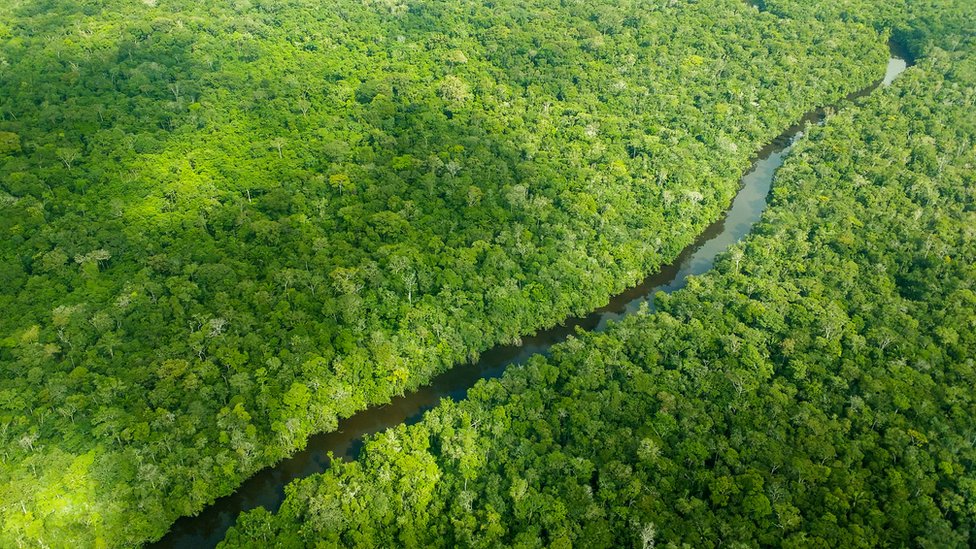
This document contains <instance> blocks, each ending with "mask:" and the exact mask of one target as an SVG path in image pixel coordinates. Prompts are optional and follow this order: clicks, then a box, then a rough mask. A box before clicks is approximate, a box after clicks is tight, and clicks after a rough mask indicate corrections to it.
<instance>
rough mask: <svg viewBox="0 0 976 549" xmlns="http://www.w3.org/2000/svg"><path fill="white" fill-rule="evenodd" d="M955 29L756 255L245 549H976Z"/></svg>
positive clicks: (810, 173) (782, 187)
mask: <svg viewBox="0 0 976 549" xmlns="http://www.w3.org/2000/svg"><path fill="white" fill-rule="evenodd" d="M967 14H968V15H966V16H965V17H968V19H965V17H963V16H960V17H959V19H960V20H965V21H969V23H970V24H969V25H968V27H966V26H964V27H962V28H973V26H972V23H973V22H976V21H974V13H973V12H971V11H969V12H967ZM956 15H958V14H957V13H955V12H951V13H947V14H946V19H945V20H947V21H953V20H957V19H956ZM926 20H927V21H934V20H935V19H934V18H929V19H926ZM954 29H956V27H951V26H949V27H946V28H945V29H940V28H939V27H938V26H933V27H926V28H922V29H916V32H917V36H919V37H924V41H917V42H915V47H916V48H917V49H916V52H917V53H919V54H920V55H921V58H920V60H919V66H918V67H916V68H913V69H910V70H909V71H908V72H906V73H905V74H904V75H902V76H901V77H900V79H899V80H898V81H897V82H896V83H895V85H894V86H893V87H892V88H888V89H884V90H879V91H878V92H876V93H875V94H873V95H872V96H870V97H868V98H867V99H866V100H864V102H863V103H861V104H859V105H856V106H853V105H851V106H847V107H846V108H844V109H842V110H840V111H839V112H837V113H836V114H834V115H832V116H831V117H830V118H829V120H828V122H827V124H826V125H825V126H824V127H820V128H812V129H811V130H810V132H809V135H808V136H807V137H806V138H805V140H804V141H803V142H801V144H799V145H798V146H797V148H796V149H795V150H794V151H793V153H792V154H791V157H790V158H789V159H788V160H787V162H786V164H785V165H784V166H783V168H782V169H781V171H780V172H779V174H778V178H777V180H776V182H775V184H774V189H773V197H772V201H771V205H770V209H769V210H768V212H767V214H766V215H765V216H764V219H763V221H762V222H761V223H760V224H759V225H758V226H757V228H756V230H755V231H754V233H753V235H752V236H750V237H749V238H748V239H747V240H746V242H745V243H744V244H742V245H741V246H740V247H737V248H735V249H734V250H733V251H732V253H730V254H729V255H728V256H727V257H726V258H725V259H724V260H722V261H720V262H719V263H718V265H717V268H716V270H715V271H713V272H711V273H709V274H707V275H705V276H702V277H698V278H694V279H692V280H691V282H690V284H689V286H688V288H687V289H686V290H682V291H679V292H677V293H675V294H673V295H671V296H667V295H664V294H661V295H659V296H658V312H656V313H654V314H650V313H648V314H643V315H636V316H632V317H630V318H628V319H627V320H625V321H624V322H622V323H620V324H617V325H614V326H612V327H611V328H610V330H609V331H608V332H606V333H604V334H581V335H580V337H579V338H576V339H571V340H570V341H568V342H566V343H565V344H562V345H559V346H557V347H556V348H555V349H554V351H553V355H552V357H551V358H543V357H536V358H535V359H533V360H531V361H530V362H529V363H528V364H527V365H526V366H524V367H520V368H517V369H514V370H511V371H509V372H507V373H506V375H505V376H504V377H503V378H502V379H500V380H493V381H487V382H481V383H479V385H478V386H476V387H475V388H474V389H473V390H472V391H471V392H470V393H469V400H466V401H464V402H461V403H447V404H444V405H442V406H439V407H438V408H436V409H435V410H433V411H431V412H430V413H428V414H427V415H426V416H425V418H424V419H423V421H421V422H420V423H418V424H416V425H413V426H410V427H399V428H397V429H392V430H390V431H388V432H386V433H384V434H381V435H379V436H376V437H373V438H372V439H371V440H370V441H369V442H368V443H367V444H366V447H365V449H364V454H363V457H362V458H361V459H360V460H359V461H358V462H354V463H337V464H334V465H333V466H332V468H331V469H330V470H329V471H327V472H326V473H325V474H323V475H319V476H316V477H312V478H309V479H305V480H302V481H300V482H297V483H295V484H293V485H292V486H290V487H289V495H288V498H287V500H286V501H285V503H284V505H283V507H282V508H281V510H280V512H278V513H277V514H274V515H271V514H268V513H266V512H264V511H260V512H256V513H247V514H245V515H244V516H243V517H242V518H241V520H240V521H239V522H238V525H237V527H236V528H235V529H233V530H232V531H231V532H230V533H229V534H228V536H227V539H226V540H225V544H224V546H225V547H267V546H276V547H303V546H327V547H328V546H416V547H434V546H445V547H454V546H472V547H496V546H526V547H530V546H531V547H542V546H550V545H552V546H556V545H559V546H563V545H566V546H568V544H569V543H572V544H573V545H574V546H584V547H624V546H627V547H631V546H637V547H640V546H644V547H649V546H652V545H654V544H655V543H656V544H657V545H659V546H668V547H672V546H673V547H682V546H687V547H718V546H725V545H729V544H733V545H735V544H742V545H743V546H773V547H889V546H891V547H895V546H919V547H968V546H972V545H973V541H974V540H973V539H972V537H971V536H972V533H973V532H974V531H976V530H974V529H976V506H974V502H976V491H974V487H976V484H974V481H973V479H974V470H973V463H974V460H976V449H974V444H973V441H974V436H976V424H974V422H973V418H974V417H976V397H974V395H973V391H972V387H973V384H974V383H976V370H974V366H976V363H974V357H976V315H974V311H976V288H974V284H976V267H974V265H976V229H974V227H976V108H974V98H976V95H974V91H973V90H974V89H976V43H974V42H973V40H972V39H971V37H970V39H968V40H966V39H962V40H958V41H957V40H956V39H957V38H958V35H955V33H954ZM940 30H944V34H940V32H939V31H940ZM946 46H947V47H946ZM923 53H924V55H923ZM733 258H734V259H733ZM418 439H419V440H420V441H429V445H425V444H423V443H422V442H417V441H418ZM402 440H410V441H412V444H411V445H410V446H406V445H403V444H401V443H400V442H399V441H402ZM466 459H475V460H476V465H474V466H472V465H468V464H466V462H465V460H466ZM430 460H433V461H434V463H435V464H436V466H437V467H438V468H439V470H440V471H441V474H440V476H439V477H434V476H431V475H425V474H422V471H423V470H426V468H429V467H430V466H429V465H425V466H424V467H425V468H424V469H422V468H421V467H420V466H419V465H414V464H419V463H424V464H426V463H429V461H430ZM415 467H416V469H415ZM411 482H413V483H416V484H419V485H420V486H422V489H423V493H425V494H426V493H430V492H432V493H433V497H432V499H431V501H432V503H431V506H430V508H429V509H428V511H427V513H426V514H424V515H423V516H420V517H416V516H413V515H410V514H408V513H405V512H403V511H405V510H406V509H407V505H408V504H407V501H406V495H407V492H405V491H403V490H400V489H398V487H400V486H404V485H408V484H409V483H411ZM322 508H329V509H335V512H334V514H332V515H329V518H328V519H327V520H326V519H324V518H323V517H322V515H320V514H317V513H316V512H313V509H322ZM394 517H395V518H394Z"/></svg>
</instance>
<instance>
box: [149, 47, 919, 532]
mask: <svg viewBox="0 0 976 549" xmlns="http://www.w3.org/2000/svg"><path fill="white" fill-rule="evenodd" d="M889 47H890V50H891V55H890V58H889V60H888V67H887V70H886V72H885V76H884V78H883V79H882V80H879V81H878V82H876V83H875V84H873V85H872V86H869V87H868V88H866V89H864V90H861V91H859V92H857V93H854V94H851V95H850V96H848V97H847V99H848V100H853V99H856V98H858V97H863V96H865V95H867V94H869V93H871V92H872V91H874V90H875V89H876V88H878V87H879V86H887V85H889V84H891V82H893V81H894V79H895V78H896V77H897V76H898V75H899V74H901V73H902V72H903V71H904V70H905V69H906V68H908V66H909V63H910V61H909V59H910V58H909V57H908V56H907V55H906V54H905V53H904V51H903V50H902V49H901V48H899V47H898V46H897V45H896V44H893V43H892V44H889ZM823 120H824V110H823V109H818V110H816V111H813V112H810V113H807V114H806V115H805V116H804V117H803V118H802V119H801V120H800V121H799V122H798V123H797V124H795V125H793V126H791V127H790V128H788V129H787V130H786V131H784V132H783V133H782V134H780V135H779V136H778V137H777V138H776V139H774V140H773V142H772V143H770V144H769V145H767V146H765V147H763V148H762V149H761V150H760V151H759V153H758V154H757V155H756V160H755V161H754V163H753V165H752V167H751V169H750V170H749V171H748V172H747V173H746V174H745V175H744V176H742V179H741V187H740V190H739V192H738V194H737V195H736V196H735V198H734V199H733V201H732V205H731V207H730V208H729V209H728V210H726V212H725V213H724V214H723V216H722V217H721V218H720V219H719V220H717V221H715V222H714V223H712V224H711V225H709V226H708V227H707V228H706V229H705V230H704V231H703V232H702V233H701V234H700V235H699V236H698V238H697V239H696V240H695V241H694V242H693V243H692V244H691V245H689V246H688V247H686V248H685V249H684V250H683V251H682V252H681V254H680V255H678V257H677V258H675V260H674V261H673V262H672V263H670V264H668V265H665V266H663V267H661V268H660V269H659V270H658V272H656V273H654V274H652V275H650V276H648V277H647V278H646V279H644V281H643V282H641V283H640V284H639V285H637V286H634V287H633V288H629V289H627V290H625V291H624V292H622V293H620V294H618V295H616V296H614V297H613V298H611V300H610V303H609V304H607V305H606V306H605V307H601V308H600V309H597V310H595V311H593V312H592V313H590V314H588V315H586V316H585V317H582V318H575V317H573V318H568V319H566V320H565V321H564V322H563V324H561V325H559V326H556V327H553V328H550V329H546V330H541V331H539V332H538V333H537V334H535V335H533V336H528V337H525V338H523V340H522V343H521V344H520V345H502V346H498V347H494V348H492V349H490V350H488V351H486V352H484V353H483V354H482V355H481V357H480V358H479V360H478V361H477V362H476V363H474V364H467V365H459V366H457V367H455V368H452V369H451V370H448V371H447V372H444V373H443V374H441V375H439V376H437V377H435V378H434V379H433V380H431V382H430V384H429V385H427V386H425V387H422V388H420V389H418V390H417V391H414V392H412V393H409V394H406V395H404V396H400V397H396V398H394V399H393V400H392V401H391V402H390V403H389V404H385V405H382V406H375V407H372V408H367V409H366V410H363V411H362V412H359V413H357V414H355V415H353V416H352V417H349V418H347V419H343V420H340V421H339V426H338V428H337V430H335V431H332V432H329V433H320V434H317V435H313V436H312V437H310V438H309V440H308V444H307V445H306V447H305V449H304V450H302V451H300V452H297V453H295V454H293V455H292V456H291V457H289V458H287V459H285V460H282V461H281V462H279V463H278V464H276V465H274V466H272V467H268V468H266V469H262V470H261V471H259V472H258V473H256V474H255V475H254V476H252V477H251V478H249V479H247V480H246V481H244V482H243V483H242V484H241V486H240V487H239V488H238V489H237V491H235V492H234V493H233V494H230V495H228V496H225V497H222V498H219V499H217V500H216V501H215V502H214V503H213V504H212V505H210V506H208V507H207V508H205V509H204V510H203V511H202V512H201V513H200V514H199V515H196V516H191V517H182V518H180V519H178V520H177V521H176V522H175V523H174V524H173V527H172V528H171V529H170V531H169V532H168V533H167V534H166V536H165V537H163V538H162V539H161V540H160V541H158V542H156V543H154V544H151V545H150V547H158V548H180V549H182V548H188V549H189V548H192V549H197V548H206V547H215V546H216V545H217V543H219V542H220V541H221V540H222V539H224V535H225V534H226V532H227V530H228V529H229V528H230V527H231V526H232V525H233V524H234V522H235V521H236V520H237V516H238V515H240V514H241V513H242V512H244V511H248V510H250V509H254V508H256V507H264V508H265V509H268V510H270V511H275V510H277V509H278V508H279V507H280V506H281V503H282V501H284V497H285V486H286V485H287V484H288V483H290V482H292V481H293V480H296V479H300V478H304V477H308V476H311V475H314V474H317V473H321V472H323V471H325V470H326V469H327V468H328V466H329V458H328V454H329V453H330V452H331V453H332V454H333V455H334V456H336V457H337V458H342V459H355V458H356V457H357V456H358V454H359V450H360V449H361V448H362V444H363V442H362V439H363V436H364V435H368V434H372V433H376V432H379V431H382V430H384V429H387V428H389V427H393V426H396V425H399V424H400V423H408V424H410V423H416V422H417V421H419V420H420V418H421V417H422V415H423V413H424V412H426V411H427V410H430V409H431V408H433V407H434V406H436V405H437V404H438V403H439V402H440V400H441V399H442V398H446V397H449V398H452V399H454V400H460V399H462V398H464V397H465V396H466V395H467V392H468V389H469V388H471V387H472V386H474V384H475V383H476V382H477V381H478V380H480V379H490V378H496V377H499V376H501V375H502V373H503V372H504V371H505V369H506V368H507V367H508V366H510V365H512V364H519V363H523V362H525V361H526V360H527V359H528V358H529V357H531V356H532V355H535V354H540V353H542V354H547V353H548V352H549V349H550V348H551V347H552V346H553V345H555V344H557V343H560V342H563V341H565V340H566V338H567V337H569V336H570V335H572V334H574V333H575V332H576V329H577V327H579V328H582V329H584V330H596V331H603V330H604V329H606V327H607V324H608V322H610V321H612V320H620V319H622V318H624V317H626V316H628V315H630V314H634V313H636V312H637V311H638V310H639V309H640V307H641V305H642V304H643V303H650V304H651V305H653V299H654V295H655V294H656V293H657V292H659V291H663V292H668V293H670V292H673V291H675V290H679V289H681V288H683V287H685V285H686V284H687V280H688V277H689V276H691V275H699V274H702V273H705V272H706V271H708V270H709V269H711V268H712V265H713V264H714V263H715V258H716V257H717V256H719V255H720V254H722V253H723V252H725V251H726V250H728V249H729V247H730V246H731V245H733V244H735V243H736V242H738V241H740V240H741V239H742V238H743V237H745V236H746V235H747V234H749V232H750V231H751V230H752V227H753V226H754V225H755V224H756V222H757V221H759V218H760V216H761V215H762V212H763V211H764V210H765V209H766V203H767V197H768V195H769V189H770V187H771V185H772V182H773V176H774V175H775V173H776V170H777V168H779V167H780V166H782V165H783V161H784V160H785V158H786V155H787V154H789V152H790V149H791V148H792V147H793V144H794V143H796V141H797V140H798V139H800V138H802V137H803V128H805V127H806V124H807V123H813V124H819V123H821V122H822V121H823Z"/></svg>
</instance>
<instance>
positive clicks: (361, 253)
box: [0, 0, 887, 547]
mask: <svg viewBox="0 0 976 549" xmlns="http://www.w3.org/2000/svg"><path fill="white" fill-rule="evenodd" d="M0 7H2V9H0V233H2V236H3V237H2V238H0V309H2V310H3V311H4V314H3V315H2V317H0V545H2V546H5V547H6V546H11V547H14V546H46V547H52V546H53V547H64V546H71V547H87V546H111V547H116V546H133V545H138V544H140V543H143V542H145V541H147V540H152V539H155V538H158V537H159V536H161V535H162V534H163V533H164V532H165V531H166V529H167V527H168V526H169V524H171V523H172V522H173V520H175V519H176V518H177V517H179V516H181V515H188V514H193V513H195V512H198V511H199V510H200V509H201V508H202V507H203V506H204V505H206V504H207V503H208V502H211V501H213V500H214V498H216V497H217V496H219V495H221V494H226V493H228V492H230V491H232V490H233V489H234V487H235V486H237V485H238V484H239V483H240V481H241V480H242V479H243V478H245V477H247V476H248V475H249V474H251V473H253V472H254V471H256V470H257V469H259V468H261V467H263V466H266V465H269V464H271V463H274V462H275V461H277V460H279V459H280V458H282V457H283V456H286V455H288V454H289V453H290V452H292V451H294V450H295V449H296V448H299V447H301V446H302V445H303V444H304V441H305V439H306V437H307V436H308V435H309V434H310V433H312V432H317V431H323V430H329V429H334V428H335V426H336V423H337V418H339V417H345V416H348V415H350V414H352V413H353V412H355V411H356V410H359V409H362V408H364V407H365V406H367V405H369V404H375V403H382V402H385V401H386V400H388V399H389V398H390V397H391V396H392V395H395V394H397V393H401V392H403V391H404V390H408V389H410V388H412V387H416V386H418V385H419V384H422V383H424V382H425V381H426V380H428V379H429V378H430V377H431V376H432V375H433V374H434V373H436V372H439V371H443V370H444V369H446V368H449V367H451V366H452V365H455V364H458V363H461V362H464V361H466V360H469V359H471V358H472V357H474V356H477V354H478V353H480V352H481V351H483V350H485V349H487V348H488V347H490V346H492V345H494V344H497V343H499V342H511V341H516V340H518V338H519V337H520V336H522V335H524V334H527V333H531V332H532V331H533V330H536V329H538V328H540V327H542V326H547V325H552V324H554V323H556V322H558V321H559V320H561V319H562V318H564V317H565V316H567V315H568V314H571V313H580V312H583V311H587V310H590V309H592V308H594V307H596V306H599V305H601V304H602V303H605V302H606V300H607V298H608V296H609V295H611V293H613V292H615V291H617V290H620V289H622V288H624V287H625V286H626V285H628V284H631V283H633V282H635V281H636V280H638V279H640V278H641V277H642V276H643V275H644V274H646V273H647V272H648V271H650V270H652V269H653V268H655V267H656V266H657V265H660V264H661V263H662V262H665V261H667V260H670V259H671V258H672V257H673V256H674V255H675V254H677V252H678V251H679V250H680V249H681V248H682V247H683V246H684V245H685V244H687V243H688V242H690V241H691V240H692V239H693V238H694V236H695V234H696V233H697V232H698V231H700V230H701V228H702V227H704V226H705V225H706V224H707V223H708V222H709V221H711V220H713V219H715V218H716V217H717V216H718V215H719V212H720V211H721V210H722V208H724V207H725V206H726V205H727V203H728V201H729V200H730V198H731V196H732V195H733V193H734V192H735V188H736V181H737V179H738V177H739V175H740V174H741V172H742V171H743V170H744V169H745V168H746V167H747V166H748V161H749V157H750V156H751V155H752V154H753V153H754V152H755V151H756V150H757V149H758V148H759V147H760V146H761V145H763V144H764V143H766V142H767V141H768V140H770V139H771V138H772V137H773V136H775V135H777V133H778V132H779V131H780V130H781V129H782V128H783V127H785V126H787V125H789V124H790V123H791V122H792V121H794V120H796V119H797V118H798V117H799V116H800V114H801V113H803V112H806V111H809V110H811V109H812V108H813V107H815V106H817V105H823V104H828V103H831V102H834V101H836V100H838V99H839V98H841V97H843V96H844V95H845V94H847V93H849V92H851V91H854V90H857V89H860V88H862V87H864V86H865V85H866V84H868V83H869V82H871V81H873V80H875V79H877V78H879V77H880V76H881V73H882V69H883V60H884V56H885V47H884V43H885V39H886V33H887V30H885V28H884V27H881V26H878V27H873V26H871V25H869V24H866V23H865V22H864V21H859V20H849V19H845V18H838V17H830V16H827V15H824V16H820V17H818V16H814V15H810V16H802V17H800V16H798V17H796V18H789V17H786V18H783V17H780V16H779V15H778V14H773V13H763V12H761V11H760V10H759V9H757V8H756V7H754V6H750V5H748V4H746V3H743V2H741V1H740V0H720V1H714V2H713V1H709V2H693V1H684V0H672V1H668V2H643V1H636V0H634V1H624V2H602V1H600V2H575V1H566V2H543V1H541V0H537V1H530V2H514V1H506V0H500V1H495V2H491V3H480V2H471V1H468V0H458V1H452V2H442V1H433V0H429V1H423V0H420V1H411V2H397V1H392V0H391V1H373V0H366V1H352V0H332V1H329V2H312V1H309V0H237V1H235V2H227V3H201V2H189V1H186V0H143V2H122V1H118V0H57V1H55V0H0ZM378 526H379V525H378Z"/></svg>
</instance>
